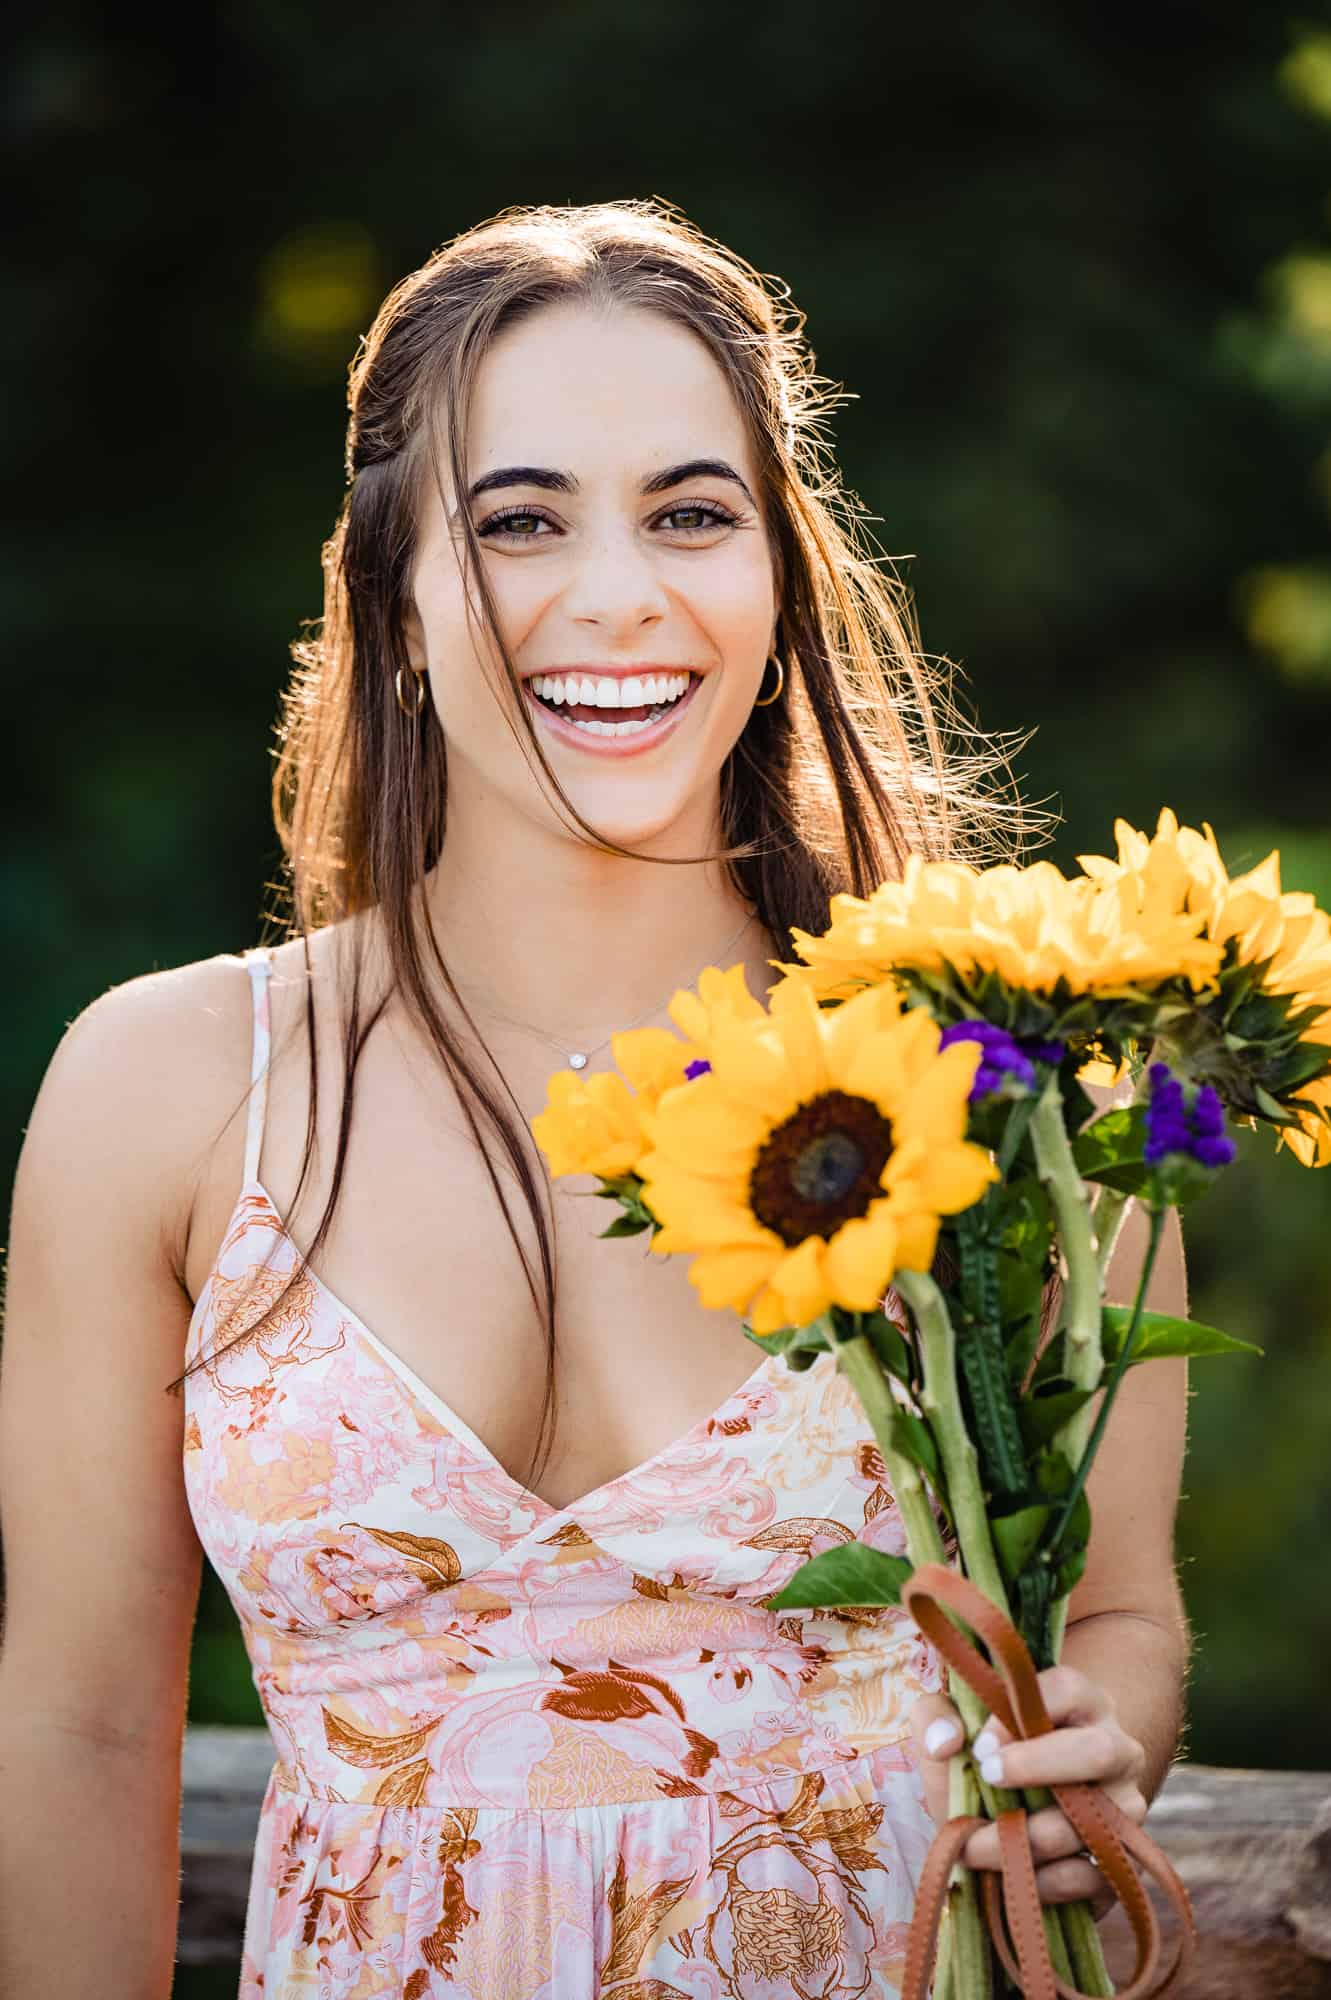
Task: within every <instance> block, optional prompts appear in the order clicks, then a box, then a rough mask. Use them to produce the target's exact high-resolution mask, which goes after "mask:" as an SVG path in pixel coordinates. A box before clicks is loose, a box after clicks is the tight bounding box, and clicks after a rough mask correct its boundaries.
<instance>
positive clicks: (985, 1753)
mask: <svg viewBox="0 0 1331 2000" xmlns="http://www.w3.org/2000/svg"><path fill="white" fill-rule="evenodd" d="M997 1748H998V1738H997V1737H996V1736H995V1734H994V1732H993V1730H992V1729H991V1728H990V1727H989V1724H988V1723H987V1722H986V1723H985V1725H984V1728H983V1729H982V1730H981V1731H980V1733H979V1735H978V1736H977V1737H976V1739H975V1741H974V1742H973V1743H972V1744H971V1749H972V1750H973V1751H974V1752H975V1755H976V1756H977V1757H992V1756H993V1754H994V1752H995V1750H997Z"/></svg>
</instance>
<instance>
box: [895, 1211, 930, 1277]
mask: <svg viewBox="0 0 1331 2000" xmlns="http://www.w3.org/2000/svg"><path fill="white" fill-rule="evenodd" d="M937 1250H938V1217H937V1216H936V1215H904V1216H900V1217H899V1218H898V1220H897V1268H898V1269H899V1270H903V1271H927V1270H929V1268H930V1267H931V1265H932V1264H933V1261H934V1257H935V1255H936V1253H937Z"/></svg>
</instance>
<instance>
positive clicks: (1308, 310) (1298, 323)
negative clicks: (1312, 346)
mask: <svg viewBox="0 0 1331 2000" xmlns="http://www.w3.org/2000/svg"><path fill="white" fill-rule="evenodd" d="M1267 283H1268V284H1269V286H1270V288H1271V290H1272V291H1273V293H1274V294H1275V298H1276V302H1277V304H1278V306H1279V309H1280V312H1281V315H1282V317H1283V318H1284V319H1285V321H1286V323H1287V324H1288V325H1289V327H1290V328H1291V329H1292V330H1293V331H1294V332H1295V333H1297V334H1300V335H1301V336H1302V337H1303V338H1304V339H1305V340H1312V341H1318V342H1321V341H1331V257H1323V256H1319V255H1318V254H1317V253H1316V252H1315V251H1296V252H1295V253H1294V255H1293V256H1290V257H1285V258H1282V260H1281V261H1280V263H1278V264H1276V265H1275V266H1274V267H1273V268H1272V270H1271V272H1270V273H1269V275H1268V279H1267Z"/></svg>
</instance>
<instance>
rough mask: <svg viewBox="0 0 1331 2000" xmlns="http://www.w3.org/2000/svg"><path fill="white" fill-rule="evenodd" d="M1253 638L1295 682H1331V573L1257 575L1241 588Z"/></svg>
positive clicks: (1258, 572)
mask: <svg viewBox="0 0 1331 2000" xmlns="http://www.w3.org/2000/svg"><path fill="white" fill-rule="evenodd" d="M1240 589H1241V598H1242V602H1243V614H1244V622H1245V624H1246V626H1247V631H1248V637H1249V639H1250V640H1251V641H1252V643H1253V645H1254V646H1256V647H1257V648H1258V649H1259V650H1260V651H1261V652H1264V653H1269V654H1271V655H1272V657H1273V658H1275V659H1276V660H1278V661H1279V663H1280V666H1281V667H1282V669H1283V670H1284V672H1285V673H1286V674H1287V675H1288V676H1289V678H1290V679H1291V680H1321V679H1325V678H1327V677H1331V569H1322V568H1311V567H1305V568H1302V569H1293V568H1291V569H1284V568H1276V567H1274V566H1272V567H1270V568H1266V569H1259V570H1254V571H1252V572H1251V574H1250V575H1249V576H1247V577H1246V578H1245V579H1244V581H1243V583H1242V585H1241V587H1240Z"/></svg>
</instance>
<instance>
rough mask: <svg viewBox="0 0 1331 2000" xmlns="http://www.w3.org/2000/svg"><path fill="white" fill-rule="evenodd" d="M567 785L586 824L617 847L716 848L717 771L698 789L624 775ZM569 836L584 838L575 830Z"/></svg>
mask: <svg viewBox="0 0 1331 2000" xmlns="http://www.w3.org/2000/svg"><path fill="white" fill-rule="evenodd" d="M565 789H566V790H567V792H568V796H569V798H570V799H571V800H572V802H573V805H574V807H575V808H576V809H577V811H578V812H579V813H580V814H581V815H582V818H583V819H584V820H585V821H586V822H587V825H588V826H589V827H591V828H593V829H594V831H595V832H596V833H597V834H598V835H599V836H600V838H601V839H602V840H604V841H609V842H612V843H613V844H614V845H615V846H616V847H631V848H633V849H635V850H636V851H638V852H641V853H643V854H656V855H663V856H664V855H683V854H703V853H706V852H708V851H709V850H710V849H711V848H713V847H715V846H716V845H717V842H718V836H717V834H716V831H715V828H716V808H717V799H718V795H719V791H720V777H719V774H718V775H716V776H714V777H713V778H712V780H711V782H710V784H709V785H708V786H707V787H706V788H705V789H704V790H703V791H702V792H699V791H696V790H690V789H688V788H686V787H685V786H683V785H680V784H675V785H643V784H642V783H641V782H636V783H635V782H634V781H633V780H632V779H629V778H625V779H623V780H620V781H619V782H614V781H611V780H606V781H603V782H601V783H599V784H581V785H576V784H568V783H567V781H565ZM569 837H570V839H585V835H582V834H580V833H579V832H578V831H577V829H570V830H569Z"/></svg>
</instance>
